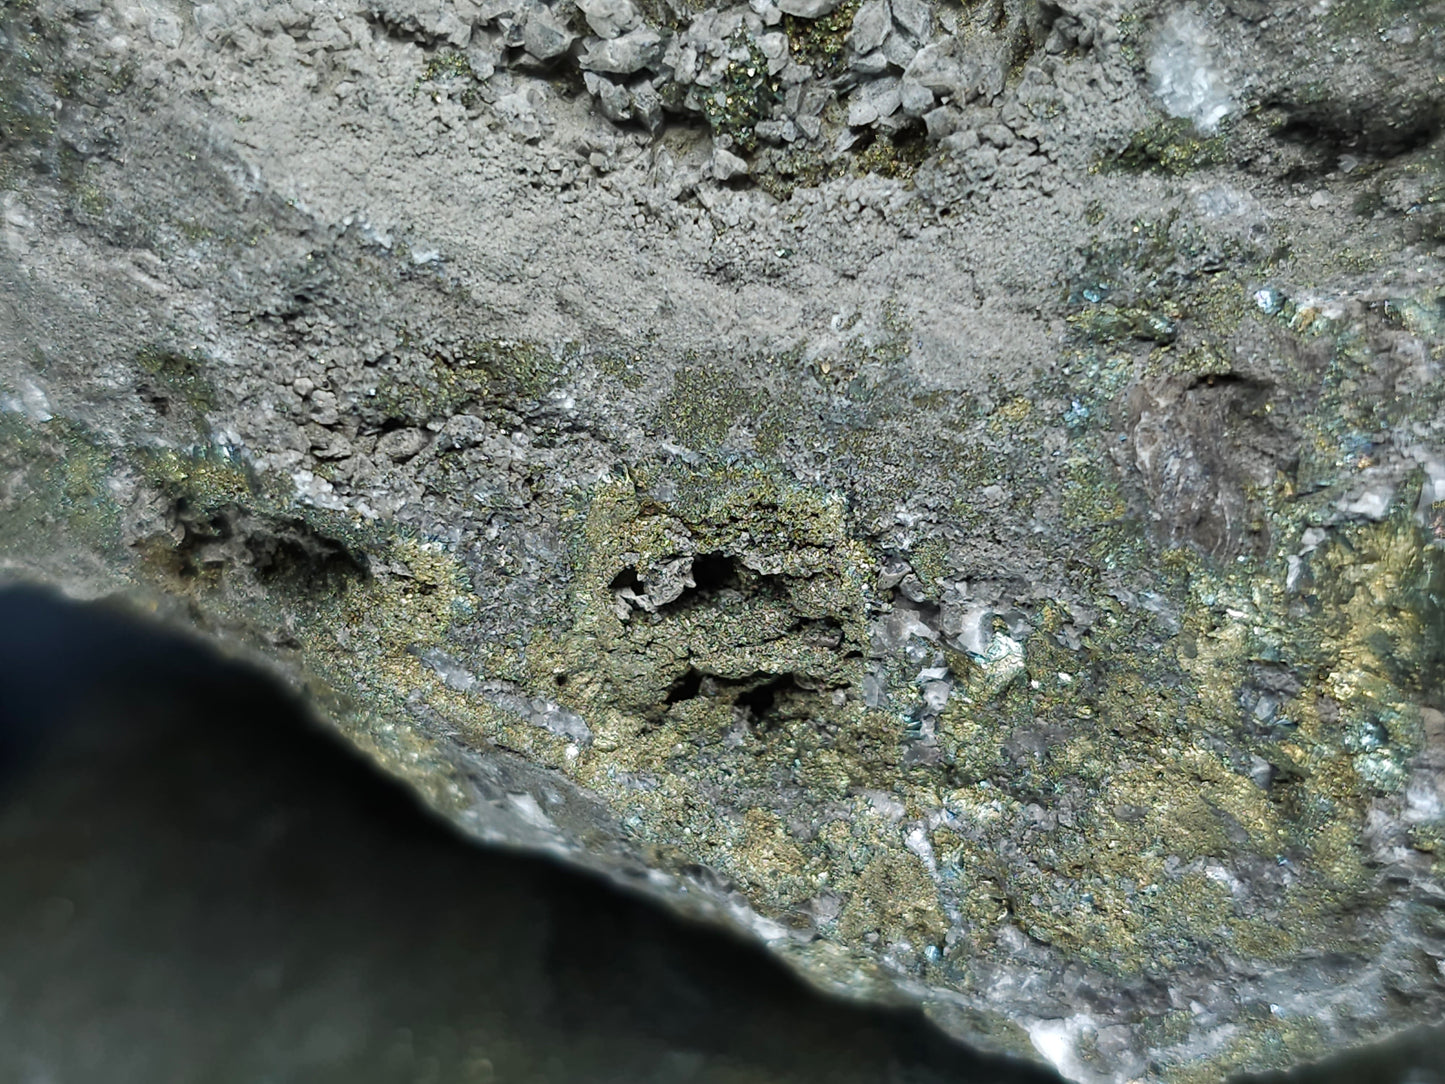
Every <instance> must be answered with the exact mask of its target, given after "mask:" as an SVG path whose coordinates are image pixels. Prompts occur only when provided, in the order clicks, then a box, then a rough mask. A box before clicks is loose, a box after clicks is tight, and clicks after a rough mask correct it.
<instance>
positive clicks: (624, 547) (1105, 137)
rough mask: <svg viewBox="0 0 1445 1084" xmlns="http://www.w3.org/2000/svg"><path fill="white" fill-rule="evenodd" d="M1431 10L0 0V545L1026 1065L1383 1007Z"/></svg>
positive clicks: (1252, 1059)
mask: <svg viewBox="0 0 1445 1084" xmlns="http://www.w3.org/2000/svg"><path fill="white" fill-rule="evenodd" d="M1442 27H1445V7H1442V5H1441V4H1440V3H1438V2H1437V3H1404V2H1400V0H1337V2H1336V3H1334V4H1332V5H1329V6H1313V5H1307V4H1303V3H1285V4H1276V5H1265V4H1260V3H1256V2H1255V0H1228V2H1216V3H1206V4H1198V5H1189V6H1181V5H1172V4H1171V5H1165V4H1161V3H1152V2H1148V0H1138V2H1130V0H1118V2H1109V0H1065V2H1062V3H1045V2H1040V0H980V2H976V3H966V4H963V5H961V6H960V5H957V4H951V3H950V4H943V5H936V4H932V3H929V2H927V0H868V2H867V3H863V4H858V3H856V2H854V0H843V2H842V3H836V4H830V3H814V2H811V0H799V2H796V3H794V2H785V3H781V4H775V3H773V2H772V0H754V2H752V3H751V4H749V5H745V6H739V7H733V8H726V9H717V8H706V9H704V8H701V7H700V6H698V5H693V4H681V3H669V4H661V3H648V4H634V3H631V2H629V0H615V2H612V0H597V2H595V3H591V2H589V3H586V4H577V5H574V4H573V3H571V2H570V0H556V2H554V3H551V4H546V3H541V2H540V0H516V2H513V0H485V2H483V3H472V2H470V0H438V2H434V3H433V2H428V3H425V4H423V3H414V2H412V0H372V2H369V3H368V2H356V0H292V2H289V3H285V4H276V3H259V2H248V0H225V2H221V3H206V4H200V5H197V6H195V7H189V6H186V7H180V6H171V5H169V4H168V3H165V2H163V0H151V2H149V3H144V4H143V3H131V2H129V0H7V2H6V3H5V4H4V7H3V48H0V57H3V60H0V201H3V223H0V242H3V244H0V275H3V277H4V289H3V294H0V301H3V307H0V569H3V574H4V575H5V576H6V577H7V578H13V579H31V580H41V581H45V582H49V583H54V584H58V585H61V586H62V587H64V588H65V589H66V590H68V591H70V592H71V593H73V594H77V595H83V596H96V595H111V594H117V595H120V596H122V597H126V598H129V599H130V600H132V602H133V604H135V605H137V606H142V607H146V608H151V609H157V610H159V611H160V612H162V613H163V614H165V615H168V616H170V617H171V618H173V619H174V620H176V621H178V622H187V623H190V624H192V625H194V626H195V627H196V628H199V629H200V630H202V631H204V632H205V633H207V634H208V635H210V636H212V637H214V638H216V639H218V640H220V641H221V642H223V643H225V644H227V645H230V646H231V647H232V648H233V649H234V650H237V651H240V652H243V653H246V654H249V655H251V656H254V657H257V658H262V659H264V660H266V661H267V662H268V663H269V664H270V665H271V666H272V667H273V668H275V669H276V670H277V671H278V672H280V673H282V674H284V675H286V676H287V677H288V678H289V679H291V680H292V681H293V682H294V683H295V684H296V685H297V686H299V687H303V688H305V689H306V690H308V692H309V694H310V696H311V699H312V702H313V703H314V704H315V705H316V707H317V710H318V711H319V712H320V713H322V714H323V715H325V716H326V717H328V718H329V719H330V720H331V721H332V722H333V723H334V724H335V725H336V726H337V727H338V728H339V729H340V730H341V732H342V733H344V734H345V735H347V736H348V737H349V738H350V739H351V740H352V741H353V742H354V743H355V744H356V745H357V746H358V747H359V748H361V749H363V750H364V751H366V752H367V753H368V754H369V755H370V756H372V757H373V758H374V759H375V760H376V761H377V762H378V763H380V764H381V765H383V766H384V767H386V768H387V769H388V770H390V771H391V772H393V773H394V774H396V775H398V776H399V777H401V778H402V779H404V780H406V781H407V782H408V783H409V784H410V785H411V786H412V787H413V788H414V789H415V790H416V791H417V792H418V793H419V794H421V795H422V796H423V797H424V798H425V799H426V800H427V801H428V802H429V803H430V804H431V805H432V806H434V807H435V808H436V809H437V810H438V811H439V812H440V813H441V814H443V815H444V816H446V817H448V818H450V819H451V820H452V821H453V822H454V823H456V824H457V825H458V826H460V827H461V828H462V829H464V830H465V831H468V832H470V833H472V834H474V835H475V836H477V837H478V838H481V839H485V840H489V841H494V842H499V843H505V844H508V845H512V846H517V847H524V848H530V849H536V850H543V851H547V852H550V853H553V854H557V855H559V856H562V857H564V858H566V859H568V860H570V861H573V862H576V863H579V864H582V865H585V866H588V867H590V868H593V869H597V870H601V871H603V872H606V873H608V874H609V875H611V876H614V877H616V878H618V879H620V880H623V881H628V882H630V883H634V884H636V885H637V886H638V887H640V888H642V889H643V890H645V891H647V892H650V893H652V894H654V895H656V896H657V897H659V898H662V899H665V900H667V901H669V902H670V903H672V904H673V905H674V906H676V907H678V908H680V909H682V910H685V911H688V912H690V913H698V914H706V915H710V916H712V917H714V918H717V919H718V920H720V921H724V922H727V923H730V924H733V925H735V926H738V927H740V928H744V929H747V930H749V931H751V932H752V933H753V934H754V935H755V936H757V937H758V938H760V939H762V940H763V941H765V942H766V943H768V944H769V945H770V946H771V947H772V948H773V949H774V950H775V951H776V952H777V953H778V954H779V955H781V956H782V957H784V958H785V959H787V960H788V961H790V962H791V963H792V964H794V965H795V966H796V967H797V968H798V969H799V970H800V971H801V972H802V973H803V974H805V975H807V976H808V977H810V978H811V979H813V980H814V981H815V982H817V983H819V984H820V985H823V986H825V987H828V988H831V989H838V990H841V991H844V992H847V993H849V994H851V995H854V996H857V997H860V998H865V999H873V1000H878V1001H882V1002H893V1001H899V1000H902V1001H906V1002H914V1003H918V1004H922V1005H924V1006H925V1007H926V1009H927V1010H928V1011H929V1013H930V1014H931V1015H932V1016H933V1017H934V1018H935V1019H936V1020H937V1021H938V1022H939V1023H940V1024H941V1025H942V1026H943V1027H944V1028H946V1029H947V1030H949V1031H950V1032H952V1033H953V1034H956V1035H958V1036H960V1037H962V1038H965V1039H967V1040H968V1041H970V1042H973V1043H976V1044H979V1045H981V1046H983V1047H986V1048H989V1049H993V1050H1005V1051H1013V1052H1016V1053H1020V1054H1024V1055H1026V1056H1031V1057H1035V1058H1039V1059H1042V1060H1044V1061H1047V1062H1048V1063H1050V1064H1052V1065H1054V1066H1055V1067H1056V1068H1058V1069H1059V1070H1060V1071H1061V1072H1062V1073H1064V1074H1065V1075H1066V1076H1068V1077H1070V1078H1072V1079H1075V1080H1079V1081H1112V1080H1129V1079H1140V1078H1143V1079H1163V1080H1171V1081H1192V1080H1200V1081H1203V1080H1214V1079H1217V1078H1218V1076H1219V1074H1221V1073H1223V1072H1226V1071H1229V1070H1235V1069H1249V1068H1252V1069H1259V1068H1266V1067H1273V1066H1282V1065H1287V1064H1290V1063H1293V1062H1295V1061H1297V1060H1300V1059H1303V1058H1307V1057H1312V1056H1315V1055H1318V1054H1322V1053H1325V1052H1327V1051H1330V1050H1334V1049H1339V1048H1342V1047H1345V1046H1348V1045H1350V1044H1352V1043H1356V1042H1359V1041H1363V1040H1366V1039H1370V1038H1374V1037H1379V1036H1382V1035H1385V1034H1388V1033H1391V1032H1393V1031H1396V1030H1399V1029H1401V1028H1403V1027H1405V1026H1408V1025H1410V1024H1412V1023H1416V1022H1423V1021H1427V1020H1431V1019H1435V1018H1438V1016H1439V1015H1440V1013H1441V1011H1442V1006H1445V963H1442V961H1445V879H1442V872H1445V871H1442V867H1441V862H1442V857H1441V855H1442V853H1445V851H1442V848H1445V689H1442V678H1445V381H1442V376H1445V374H1442V367H1445V288H1442V282H1445V263H1442V243H1445V205H1442V194H1445V143H1442V119H1445V107H1442V101H1445V98H1442V93H1441V83H1440V72H1441V71H1442V70H1445V56H1442V54H1445V46H1442V34H1445V29H1442Z"/></svg>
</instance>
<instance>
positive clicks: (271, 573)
mask: <svg viewBox="0 0 1445 1084" xmlns="http://www.w3.org/2000/svg"><path fill="white" fill-rule="evenodd" d="M246 549H247V551H248V552H249V553H250V554H251V567H252V568H253V569H254V570H255V572H256V578H257V579H258V580H261V581H262V582H269V581H273V580H294V581H295V582H297V583H304V584H318V585H326V584H333V583H335V582H336V581H338V580H344V579H353V578H364V577H365V576H366V575H367V572H368V570H367V566H366V558H365V557H364V556H361V555H358V554H355V553H353V552H352V551H351V550H350V549H348V548H347V546H346V545H345V544H344V543H342V542H339V541H337V540H336V539H334V538H328V537H327V536H326V535H324V534H322V533H321V532H320V531H317V530H315V529H314V528H312V527H310V526H309V525H308V524H306V523H304V522H302V521H300V520H290V521H280V522H277V523H274V524H269V525H258V527H257V528H256V529H254V530H252V531H251V532H250V533H249V536H248V537H247V539H246Z"/></svg>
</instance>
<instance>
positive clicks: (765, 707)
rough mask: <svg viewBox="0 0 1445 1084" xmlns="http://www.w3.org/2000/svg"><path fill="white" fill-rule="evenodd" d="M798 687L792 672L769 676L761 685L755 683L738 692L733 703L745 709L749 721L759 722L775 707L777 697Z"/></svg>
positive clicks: (764, 719) (765, 719) (764, 720)
mask: <svg viewBox="0 0 1445 1084" xmlns="http://www.w3.org/2000/svg"><path fill="white" fill-rule="evenodd" d="M798 687H799V686H798V683H797V682H796V681H794V680H793V675H792V674H783V675H781V676H779V677H774V678H770V679H769V680H767V681H764V682H763V683H762V684H761V685H755V686H753V687H752V688H751V689H749V690H748V691H747V692H744V693H739V694H738V697H737V699H736V700H734V701H733V703H734V704H736V705H737V706H738V707H740V708H742V709H743V710H744V711H746V712H747V713H748V717H749V719H751V721H753V722H754V723H759V724H761V723H763V722H766V721H767V718H768V716H769V715H770V714H771V713H772V711H773V709H774V708H775V707H777V703H778V697H779V696H781V695H783V694H784V693H787V692H789V691H790V690H795V689H797V688H798Z"/></svg>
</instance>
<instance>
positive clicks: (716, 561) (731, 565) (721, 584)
mask: <svg viewBox="0 0 1445 1084" xmlns="http://www.w3.org/2000/svg"><path fill="white" fill-rule="evenodd" d="M741 581H742V577H741V576H740V575H739V572H738V561H737V558H735V557H727V556H725V555H723V554H721V553H700V554H698V555H697V556H696V557H694V558H693V559H692V582H693V584H694V585H695V588H694V589H695V590H697V591H702V592H712V591H721V590H723V589H724V588H727V587H732V588H736V587H738V585H739V584H740V583H741Z"/></svg>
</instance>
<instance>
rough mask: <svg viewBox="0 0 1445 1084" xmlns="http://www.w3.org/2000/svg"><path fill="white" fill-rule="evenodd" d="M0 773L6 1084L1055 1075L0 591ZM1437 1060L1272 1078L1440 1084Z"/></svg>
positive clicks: (252, 689)
mask: <svg viewBox="0 0 1445 1084" xmlns="http://www.w3.org/2000/svg"><path fill="white" fill-rule="evenodd" d="M0 757H3V775H0V871H3V872H0V1079H3V1080H6V1081H18V1082H34V1084H40V1082H46V1084H51V1082H57V1084H58V1082H79V1084H87V1082H105V1084H129V1082H136V1084H141V1082H144V1084H161V1082H170V1081H175V1082H182V1081H208V1082H216V1084H226V1082H233V1081H234V1082H240V1081H248V1082H250V1081H266V1082H285V1081H307V1082H313V1081H322V1082H325V1081H337V1082H341V1081H345V1082H348V1084H366V1082H372V1081H376V1082H381V1081H408V1082H439V1084H440V1082H450V1081H498V1082H513V1081H515V1082H530V1081H548V1082H559V1084H560V1082H574V1081H575V1082H592V1081H598V1082H601V1081H617V1082H619V1084H621V1082H642V1081H655V1082H673V1081H678V1082H684V1081H700V1082H701V1081H717V1082H739V1084H741V1082H754V1081H755V1082H771V1081H779V1082H781V1081H798V1082H812V1081H829V1082H831V1081H838V1082H851V1081H859V1082H862V1081H869V1082H878V1081H883V1082H920V1084H921V1082H933V1081H937V1082H944V1081H968V1082H1000V1084H1002V1082H1005V1081H1009V1082H1019V1084H1023V1082H1030V1084H1047V1082H1048V1081H1050V1080H1052V1079H1054V1078H1051V1077H1049V1076H1047V1075H1046V1074H1044V1073H1041V1072H1036V1071H1033V1070H1031V1069H1028V1068H1026V1067H1023V1066H1019V1065H1015V1064H1012V1063H1008V1062H1003V1061H999V1060H996V1059H985V1058H980V1057H979V1056H977V1055H974V1054H972V1053H970V1052H968V1051H965V1050H961V1049H959V1048H958V1047H956V1046H954V1045H951V1044H950V1043H949V1042H947V1041H946V1040H944V1039H943V1038H942V1037H940V1036H939V1035H938V1033H937V1032H935V1031H934V1030H933V1029H932V1028H931V1027H930V1026H929V1025H928V1024H927V1023H926V1022H924V1021H923V1019H922V1018H921V1017H918V1016H915V1015H910V1014H901V1013H900V1014H888V1013H884V1012H877V1011H872V1012H869V1011H863V1010H860V1009H857V1008H854V1007H850V1006H847V1005H844V1004H840V1003H837V1002H833V1001H830V1000H827V999H825V998H822V997H820V996H818V995H816V994H814V993H812V992H811V991H809V990H808V989H806V988H804V987H803V986H801V985H800V984H798V983H797V982H796V981H795V980H793V979H792V978H791V977H790V976H789V975H788V974H787V973H786V972H784V971H783V970H782V969H781V968H780V967H779V966H778V965H777V964H776V963H774V962H772V961H771V960H770V959H768V958H767V957H765V956H764V955H763V954H762V953H761V952H759V951H758V950H756V949H754V948H752V947H750V946H746V945H743V944H740V943H737V942H735V941H733V940H731V939H729V938H726V937H724V936H721V935H719V934H717V933H716V932H713V931H710V930H705V929H701V928H697V927H694V926H690V925H688V924H685V923H681V922H679V921H677V920H675V919H673V918H671V917H669V916H668V915H666V914H664V913H663V912H661V911H659V910H657V909H655V908H653V907H651V906H649V905H647V904H645V903H643V902H640V901H638V900H635V899H633V898H630V897H628V896H625V895H623V894H620V893H617V892H615V891H613V890H611V889H610V888H608V887H606V886H604V885H601V884H599V883H597V882H595V881H593V880H591V879H589V878H586V877H583V876H579V875H577V874H575V873H573V872H571V871H567V870H563V869H560V868H557V867H555V866H552V865H550V864H548V863H545V862H542V861H537V860H533V859H529V858H525V857H521V856H517V855H511V854H504V853H498V852H494V851H488V850H484V849H481V848H479V847H476V846H473V845H471V844H469V843H467V842H465V841H463V840H461V839H459V838H457V837H456V836H455V835H454V834H453V833H452V832H451V831H450V830H449V829H447V828H446V827H445V826H443V825H440V824H439V823H437V822H435V821H434V820H433V819H432V818H430V817H429V816H428V815H426V814H425V813H423V812H422V811H421V810H420V809H419V808H418V807H417V806H416V805H415V803H414V802H413V801H412V800H411V798H410V797H409V796H408V795H407V794H406V793H405V792H403V791H402V790H400V789H399V788H398V787H397V786H395V785H393V784H392V783H391V782H389V781H387V780H384V779H382V778H380V777H379V776H378V775H376V774H375V773H374V772H372V771H371V770H370V769H369V768H368V767H366V766H365V765H364V764H362V763H361V762H360V761H359V760H358V759H357V758H356V757H355V756H353V755H351V754H350V753H349V752H348V751H347V750H345V749H344V748H342V747H341V746H340V745H339V744H338V743H337V742H336V741H334V740H333V739H332V738H331V737H330V736H329V735H327V734H325V733H323V732H322V731H321V730H320V729H319V728H317V727H315V726H314V725H313V724H311V723H310V722H309V721H308V720H307V718H306V717H305V715H304V713H303V711H302V710H301V709H300V708H299V707H298V706H297V705H296V704H295V703H294V702H293V701H292V700H290V699H289V698H288V697H287V696H286V695H285V694H283V693H282V692H280V691H279V690H278V689H277V688H276V687H275V686H273V685H272V684H271V683H269V682H267V681H266V680H263V679H261V678H259V677H257V676H256V675H255V674H253V673H251V672H249V671H247V670H246V669H244V668H242V667H239V666H236V665H234V664H231V663H228V662H225V661H223V660H221V659H220V658H218V657H216V656H214V655H212V654H209V653H207V652H205V651H204V650H202V649H200V648H198V647H197V646H196V645H195V644H194V643H191V642H189V641H186V640H184V639H182V638H179V637H176V636H172V635H168V634H165V633H162V632H160V631H157V630H155V629H153V628H149V627H146V626H144V625H141V624H138V623H136V622H135V621H134V620H133V619H130V618H128V617H126V616H125V615H122V614H121V613H119V612H117V611H115V610H112V609H108V608H106V607H103V606H79V605H75V604H71V603H66V602H62V601H60V600H59V599H57V598H55V597H54V596H51V595H49V594H46V593H43V592H39V591H33V590H29V589H11V590H7V591H4V592H0ZM1441 1046H1442V1044H1441V1036H1440V1034H1439V1033H1420V1034H1417V1035H1415V1036H1413V1037H1411V1038H1410V1039H1408V1040H1406V1041H1405V1042H1402V1043H1401V1044H1399V1045H1398V1047H1397V1048H1396V1049H1395V1050H1394V1051H1393V1052H1382V1051H1375V1052H1372V1053H1370V1054H1368V1055H1362V1056H1359V1057H1356V1058H1354V1059H1345V1060H1342V1061H1341V1062H1339V1063H1336V1064H1335V1065H1332V1066H1328V1067H1324V1068H1316V1069H1312V1070H1309V1071H1302V1072H1300V1073H1296V1074H1292V1076H1291V1077H1289V1078H1284V1077H1274V1078H1271V1079H1272V1080H1275V1081H1281V1080H1285V1079H1290V1080H1298V1081H1300V1082H1304V1081H1306V1080H1311V1081H1330V1082H1332V1084H1333V1082H1334V1081H1340V1082H1341V1084H1343V1082H1345V1081H1379V1082H1382V1084H1383V1082H1386V1081H1402V1082H1403V1081H1410V1082H1411V1084H1435V1082H1439V1081H1441V1080H1445V1077H1442V1076H1441V1074H1440V1072H1439V1069H1438V1066H1437V1058H1438V1055H1439V1053H1440V1050H1441ZM1412 1066H1413V1068H1412Z"/></svg>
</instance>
